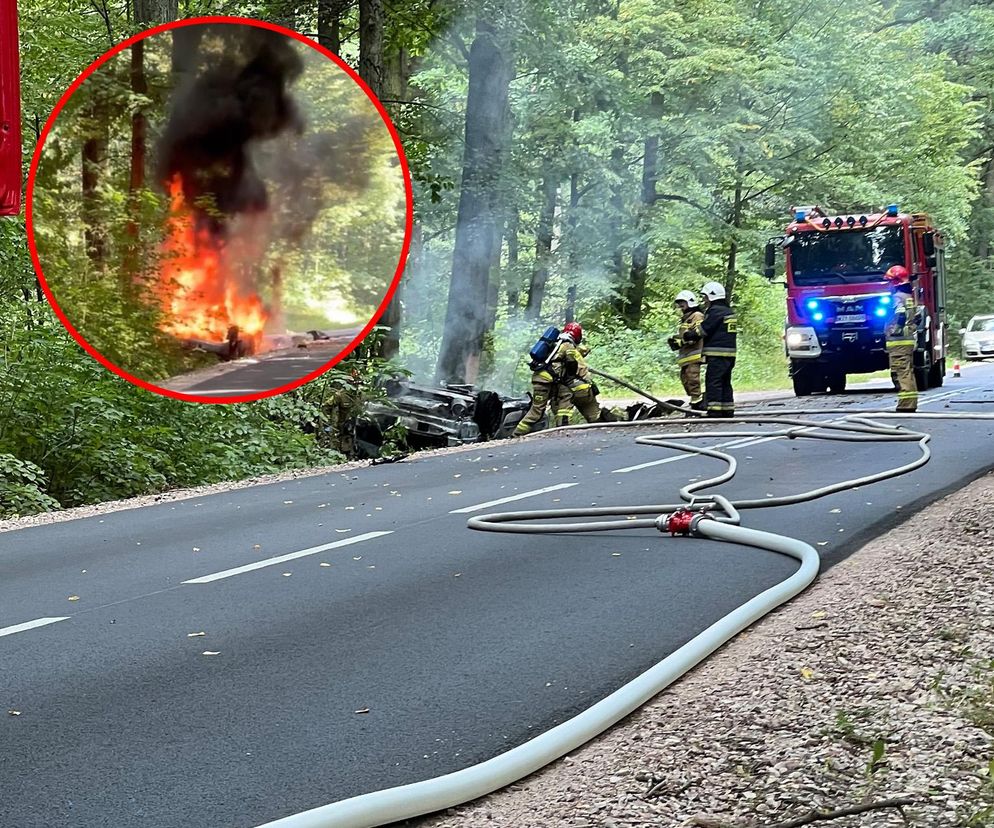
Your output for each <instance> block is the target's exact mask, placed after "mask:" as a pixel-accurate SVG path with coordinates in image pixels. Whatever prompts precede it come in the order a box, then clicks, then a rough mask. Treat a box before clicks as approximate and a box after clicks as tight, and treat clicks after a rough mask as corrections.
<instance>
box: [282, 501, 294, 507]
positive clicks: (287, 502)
mask: <svg viewBox="0 0 994 828" xmlns="http://www.w3.org/2000/svg"><path fill="white" fill-rule="evenodd" d="M291 503H293V501H292V500H284V501H283V505H284V506H289V505H290V504H291Z"/></svg>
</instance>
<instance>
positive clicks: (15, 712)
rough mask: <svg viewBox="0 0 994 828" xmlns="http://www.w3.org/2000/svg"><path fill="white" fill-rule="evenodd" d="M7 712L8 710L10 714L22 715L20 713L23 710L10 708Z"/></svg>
mask: <svg viewBox="0 0 994 828" xmlns="http://www.w3.org/2000/svg"><path fill="white" fill-rule="evenodd" d="M7 712H8V713H9V714H10V715H11V716H20V715H21V711H20V710H8V711H7Z"/></svg>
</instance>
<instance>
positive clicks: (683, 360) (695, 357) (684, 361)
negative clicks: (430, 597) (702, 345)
mask: <svg viewBox="0 0 994 828" xmlns="http://www.w3.org/2000/svg"><path fill="white" fill-rule="evenodd" d="M700 361H701V354H691V355H690V356H685V357H680V358H678V359H677V361H676V364H677V365H689V364H690V363H691V362H700Z"/></svg>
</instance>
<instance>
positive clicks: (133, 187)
mask: <svg viewBox="0 0 994 828" xmlns="http://www.w3.org/2000/svg"><path fill="white" fill-rule="evenodd" d="M135 12H136V14H137V6H136V8H135ZM140 22H144V21H140ZM130 51H131V91H132V93H134V94H135V95H147V94H148V82H147V81H146V79H145V41H144V40H139V41H137V42H136V43H134V44H133V45H132V46H131V50H130ZM147 133H148V119H147V118H146V116H145V111H144V110H143V109H142V108H141V107H140V106H138V107H136V108H135V111H134V113H132V115H131V176H130V179H129V181H128V205H129V206H128V225H127V235H128V239H129V245H130V247H131V250H130V251H129V255H130V257H131V258H132V259H134V258H135V257H136V256H137V254H138V230H139V222H138V211H139V209H140V207H139V202H138V191H139V190H141V188H142V187H144V186H145V155H146V135H147ZM129 264H135V262H132V263H129ZM127 269H128V270H129V271H130V270H131V267H128V268H127Z"/></svg>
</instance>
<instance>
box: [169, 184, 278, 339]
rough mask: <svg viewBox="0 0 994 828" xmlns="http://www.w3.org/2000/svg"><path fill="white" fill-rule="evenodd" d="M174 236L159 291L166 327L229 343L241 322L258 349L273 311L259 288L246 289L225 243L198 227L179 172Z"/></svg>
mask: <svg viewBox="0 0 994 828" xmlns="http://www.w3.org/2000/svg"><path fill="white" fill-rule="evenodd" d="M169 195H170V199H171V204H170V209H169V224H168V235H167V236H166V239H165V241H164V242H163V244H162V252H163V259H162V264H161V265H160V268H159V283H158V290H159V295H160V300H161V302H162V308H163V310H164V311H165V317H166V318H165V320H164V322H163V323H162V326H161V327H162V330H163V331H165V332H166V333H168V334H172V335H173V336H176V337H179V338H181V339H203V340H208V341H214V342H223V341H224V339H225V338H226V337H227V334H228V328H229V327H230V326H231V325H237V326H238V329H239V333H240V334H241V336H242V337H243V338H244V339H250V340H252V341H253V343H254V344H255V346H256V348H258V346H259V344H260V342H261V339H262V331H263V328H264V327H265V325H266V320H267V318H268V313H267V311H266V309H265V307H264V306H263V304H262V300H261V299H260V298H259V296H258V294H257V293H255V292H254V291H251V292H249V293H247V294H246V293H245V292H244V290H243V289H242V288H241V287H240V286H239V284H238V282H237V280H236V278H235V275H234V274H233V273H232V272H231V270H230V268H229V267H228V266H227V265H226V264H225V257H224V246H223V243H222V242H220V241H219V240H217V239H215V238H214V237H213V236H212V235H211V233H210V232H209V231H208V230H207V229H206V228H199V229H198V228H197V227H196V226H195V223H194V217H193V215H192V213H191V211H190V210H189V208H188V207H187V206H186V203H185V200H184V198H183V183H182V180H181V179H180V177H179V175H176V176H174V177H173V178H172V180H171V181H170V182H169Z"/></svg>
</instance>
